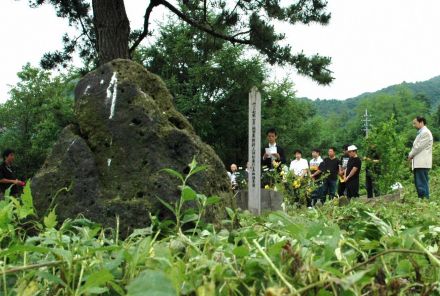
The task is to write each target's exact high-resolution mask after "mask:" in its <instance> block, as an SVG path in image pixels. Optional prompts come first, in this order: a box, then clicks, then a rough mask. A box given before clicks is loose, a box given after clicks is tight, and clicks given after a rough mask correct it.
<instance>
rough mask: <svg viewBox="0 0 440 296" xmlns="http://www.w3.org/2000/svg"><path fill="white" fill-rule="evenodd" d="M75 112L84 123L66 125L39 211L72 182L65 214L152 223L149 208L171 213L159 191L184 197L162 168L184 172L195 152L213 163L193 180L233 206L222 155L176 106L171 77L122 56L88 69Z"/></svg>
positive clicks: (40, 191)
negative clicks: (164, 78)
mask: <svg viewBox="0 0 440 296" xmlns="http://www.w3.org/2000/svg"><path fill="white" fill-rule="evenodd" d="M75 114H76V117H77V124H78V125H77V126H70V127H68V128H66V129H65V130H64V131H63V133H62V134H61V136H60V138H59V140H58V142H57V143H56V144H55V146H54V148H53V151H52V153H51V154H50V156H49V157H48V159H47V160H46V163H45V164H44V166H43V167H42V168H41V170H40V171H39V172H38V173H37V175H36V176H35V178H34V181H33V183H32V189H33V193H34V196H35V197H34V199H35V202H36V205H37V209H38V211H39V212H43V211H44V210H45V209H47V207H48V205H49V204H50V198H51V197H53V196H54V195H55V192H57V191H58V190H59V189H60V188H61V187H64V186H66V184H72V189H71V190H70V191H69V192H62V193H61V194H59V196H58V208H57V209H58V210H57V212H58V215H59V216H60V217H61V218H67V217H74V216H75V215H77V214H84V215H85V216H86V217H88V218H90V219H92V220H94V221H97V222H101V223H103V224H104V225H106V226H114V221H115V220H114V218H115V216H116V215H118V216H119V217H120V219H121V230H122V231H123V232H124V233H127V231H129V230H130V229H132V228H135V227H145V226H146V224H148V222H149V220H148V212H152V213H154V214H159V215H167V213H166V210H165V209H164V208H163V207H162V206H161V205H160V203H158V200H157V198H156V196H159V197H161V198H163V199H165V200H168V201H171V202H173V201H175V200H176V199H178V197H179V191H178V188H177V186H178V185H179V184H178V182H177V179H176V178H174V177H172V176H169V175H168V174H166V173H165V172H163V171H161V169H163V168H172V169H174V170H176V171H179V172H181V173H184V172H185V171H186V169H187V166H188V164H189V163H190V162H191V160H192V158H193V157H194V156H195V157H196V160H197V162H198V163H200V164H207V165H208V169H207V170H205V171H203V172H201V173H199V174H197V175H195V176H194V177H193V178H192V179H191V180H190V184H189V185H190V186H192V187H193V188H194V189H195V190H196V191H199V192H201V193H204V194H206V195H213V194H217V195H221V196H222V197H223V205H227V206H232V196H231V194H230V192H229V180H228V177H227V175H226V170H225V168H224V166H223V164H222V162H221V161H220V159H219V158H218V156H217V155H216V154H215V152H214V150H213V149H212V148H211V147H210V146H209V145H207V144H205V143H203V142H202V141H201V140H200V138H199V137H198V136H197V135H196V134H195V133H194V129H193V128H192V126H191V125H190V123H189V122H188V120H187V119H186V118H185V117H184V116H183V115H182V114H180V113H179V112H178V111H177V110H176V109H175V108H174V106H173V102H172V97H171V94H170V93H169V91H168V90H167V88H166V86H165V84H164V83H163V81H162V80H161V79H160V78H159V77H158V76H157V75H154V74H152V73H150V72H148V71H147V70H145V69H144V68H143V67H142V66H141V65H139V64H136V63H134V62H132V61H129V60H121V59H119V60H114V61H112V62H110V63H107V64H105V65H103V66H101V67H100V68H98V69H97V70H95V71H93V72H91V73H89V74H87V75H86V76H85V77H84V78H83V79H82V80H81V81H80V82H79V83H78V86H77V88H76V90H75ZM72 143H73V144H72ZM91 183H93V184H91ZM61 203H65V205H61ZM209 213H210V214H209V216H210V217H208V218H213V217H214V216H216V213H212V212H209Z"/></svg>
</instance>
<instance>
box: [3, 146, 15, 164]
mask: <svg viewBox="0 0 440 296" xmlns="http://www.w3.org/2000/svg"><path fill="white" fill-rule="evenodd" d="M14 154H15V152H14V150H12V149H9V148H8V149H5V151H3V160H4V161H5V162H6V163H8V164H11V163H12V162H13V161H14V159H15V155H14Z"/></svg>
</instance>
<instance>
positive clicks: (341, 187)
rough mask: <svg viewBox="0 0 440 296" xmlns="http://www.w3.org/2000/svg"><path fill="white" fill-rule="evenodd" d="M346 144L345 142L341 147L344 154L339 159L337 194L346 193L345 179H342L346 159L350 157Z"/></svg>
mask: <svg viewBox="0 0 440 296" xmlns="http://www.w3.org/2000/svg"><path fill="white" fill-rule="evenodd" d="M348 146H350V145H348V144H345V145H344V146H343V147H342V148H343V150H344V154H343V155H342V157H341V159H340V161H339V176H338V179H339V183H338V195H339V196H343V195H345V193H346V188H345V181H344V176H345V170H346V169H347V164H348V160H349V159H350V157H349V156H348V151H347V148H348Z"/></svg>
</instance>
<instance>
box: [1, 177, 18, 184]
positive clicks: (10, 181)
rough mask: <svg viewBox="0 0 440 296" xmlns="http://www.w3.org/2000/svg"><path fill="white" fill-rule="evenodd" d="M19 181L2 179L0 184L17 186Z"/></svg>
mask: <svg viewBox="0 0 440 296" xmlns="http://www.w3.org/2000/svg"><path fill="white" fill-rule="evenodd" d="M19 182H20V181H19V180H18V179H15V180H12V179H6V178H2V179H0V183H3V184H14V185H18V184H19Z"/></svg>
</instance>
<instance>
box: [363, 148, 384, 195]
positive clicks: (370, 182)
mask: <svg viewBox="0 0 440 296" xmlns="http://www.w3.org/2000/svg"><path fill="white" fill-rule="evenodd" d="M365 154H366V156H365V157H364V161H365V187H367V197H368V198H372V197H376V196H379V195H380V192H379V188H378V186H377V180H378V179H379V177H380V157H379V153H378V152H377V147H376V144H370V145H368V149H367V151H366V153H365Z"/></svg>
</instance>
